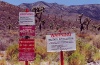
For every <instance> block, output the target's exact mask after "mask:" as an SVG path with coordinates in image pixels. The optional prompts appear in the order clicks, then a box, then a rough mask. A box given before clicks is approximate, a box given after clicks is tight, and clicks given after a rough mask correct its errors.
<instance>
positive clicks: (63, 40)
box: [46, 33, 76, 52]
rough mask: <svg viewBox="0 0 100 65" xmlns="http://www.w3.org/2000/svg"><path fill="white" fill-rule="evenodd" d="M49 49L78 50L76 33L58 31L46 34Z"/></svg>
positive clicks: (55, 50)
mask: <svg viewBox="0 0 100 65" xmlns="http://www.w3.org/2000/svg"><path fill="white" fill-rule="evenodd" d="M46 41H47V51H48V52H59V51H71V50H76V38H75V33H57V34H52V35H46Z"/></svg>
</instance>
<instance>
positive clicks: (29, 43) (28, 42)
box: [19, 39, 34, 61]
mask: <svg viewBox="0 0 100 65" xmlns="http://www.w3.org/2000/svg"><path fill="white" fill-rule="evenodd" d="M19 60H20V61H33V60H34V39H20V40H19Z"/></svg>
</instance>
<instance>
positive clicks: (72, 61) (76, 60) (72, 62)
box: [68, 51, 85, 65]
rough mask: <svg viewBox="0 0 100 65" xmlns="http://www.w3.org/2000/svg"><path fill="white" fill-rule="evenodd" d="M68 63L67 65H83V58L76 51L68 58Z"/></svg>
mask: <svg viewBox="0 0 100 65" xmlns="http://www.w3.org/2000/svg"><path fill="white" fill-rule="evenodd" d="M68 63H69V65H84V64H85V57H84V55H82V54H80V53H79V52H77V51H76V52H74V53H73V54H72V55H71V56H69V58H68Z"/></svg>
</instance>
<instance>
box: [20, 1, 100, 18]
mask: <svg viewBox="0 0 100 65" xmlns="http://www.w3.org/2000/svg"><path fill="white" fill-rule="evenodd" d="M38 6H44V7H45V10H46V11H45V12H46V14H54V15H57V16H60V15H62V16H63V17H64V16H73V15H77V14H81V13H83V14H84V16H87V17H90V18H93V19H95V20H100V12H99V11H100V4H89V5H71V6H64V5H59V4H57V3H46V2H43V1H38V2H35V3H22V4H20V5H19V7H21V8H30V9H32V7H38Z"/></svg>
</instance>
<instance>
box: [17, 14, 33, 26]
mask: <svg viewBox="0 0 100 65" xmlns="http://www.w3.org/2000/svg"><path fill="white" fill-rule="evenodd" d="M19 25H35V13H34V12H19Z"/></svg>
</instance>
